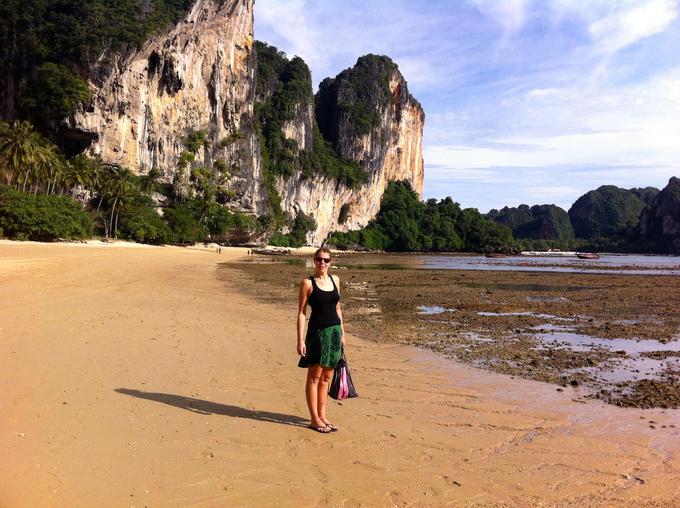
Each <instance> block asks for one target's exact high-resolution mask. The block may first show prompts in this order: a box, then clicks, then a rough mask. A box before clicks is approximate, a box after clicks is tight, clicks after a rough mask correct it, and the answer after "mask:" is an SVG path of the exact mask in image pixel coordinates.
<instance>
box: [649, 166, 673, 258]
mask: <svg viewBox="0 0 680 508" xmlns="http://www.w3.org/2000/svg"><path fill="white" fill-rule="evenodd" d="M639 231H640V236H641V237H642V239H644V241H645V242H646V244H647V248H648V250H654V251H660V252H667V253H672V254H680V178H677V177H675V176H674V177H671V179H670V180H669V181H668V185H666V187H664V188H663V189H661V192H658V193H657V194H656V195H655V196H654V198H653V199H652V200H651V202H650V204H649V207H647V208H645V209H644V210H643V212H642V214H641V215H640V227H639Z"/></svg>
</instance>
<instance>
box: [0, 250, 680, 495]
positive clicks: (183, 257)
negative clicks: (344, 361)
mask: <svg viewBox="0 0 680 508" xmlns="http://www.w3.org/2000/svg"><path fill="white" fill-rule="evenodd" d="M8 252H11V253H12V256H13V257H19V258H21V259H34V260H36V261H35V262H34V263H33V264H31V266H30V267H27V268H26V269H25V270H24V271H22V272H16V271H15V272H11V271H10V272H0V273H2V283H3V289H4V290H5V292H6V294H7V295H8V296H9V297H10V298H9V300H5V302H3V303H2V308H3V311H4V312H3V314H4V315H6V316H8V317H7V319H5V322H4V323H3V325H2V329H1V330H0V333H2V335H3V338H4V340H3V341H2V342H1V343H0V344H1V345H0V348H1V351H0V368H2V369H3V372H5V373H6V376H5V378H4V380H2V381H0V383H1V386H0V404H1V405H2V407H3V408H9V409H8V411H7V413H6V416H5V418H3V419H2V421H0V449H3V450H6V451H7V453H6V454H4V457H3V458H2V459H0V480H1V481H2V484H3V492H2V493H0V505H3V506H4V505H9V506H13V507H19V508H21V507H23V506H38V505H46V504H47V505H50V506H88V505H89V506H91V505H92V504H96V505H98V506H104V507H106V506H121V505H132V504H134V505H142V506H143V505H149V506H155V505H163V506H199V505H200V506H225V505H238V504H241V505H244V504H247V505H251V506H265V505H271V503H276V504H280V505H284V506H300V505H330V506H336V505H352V504H356V505H358V504H362V505H372V506H391V505H395V504H396V505H404V506H422V505H441V504H450V505H454V506H465V505H469V504H474V505H476V506H498V505H506V506H522V505H526V504H527V503H534V502H541V503H543V504H544V505H546V506H562V505H565V504H570V505H574V504H575V505H594V504H617V505H621V506H639V505H641V504H642V505H645V506H664V505H665V506H667V505H668V504H669V503H671V502H672V501H673V500H677V499H679V498H680V487H678V485H679V484H680V456H679V450H678V446H679V445H678V441H679V440H678V439H677V437H678V430H677V429H668V432H666V431H665V432H664V433H663V434H661V433H659V432H656V431H655V430H654V429H651V428H650V425H656V426H662V425H669V424H672V422H674V421H675V420H677V415H678V412H677V411H663V410H627V409H621V408H613V407H610V406H603V405H601V404H600V403H594V405H592V406H590V407H586V406H585V405H583V404H578V403H574V402H572V401H571V400H570V398H569V396H567V395H566V394H560V393H557V392H555V391H554V388H553V387H551V386H549V385H544V384H540V383H535V382H531V381H526V380H521V379H508V378H505V377H503V378H502V377H501V376H500V375H497V374H492V373H488V372H485V371H480V370H478V369H472V368H470V367H465V366H461V365H460V364H457V363H456V362H452V361H450V360H446V359H444V358H441V357H437V356H436V355H435V354H434V353H431V352H428V351H424V350H422V349H419V348H414V347H412V346H407V345H400V344H376V343H374V342H371V341H365V340H362V339H360V338H358V337H355V336H352V335H351V334H350V337H349V339H350V342H349V344H350V349H349V350H348V356H349V359H350V362H351V367H352V374H353V378H354V380H355V383H356V384H357V389H358V391H359V394H360V397H359V398H358V399H352V400H350V401H345V402H343V403H342V404H337V403H333V405H332V407H331V411H330V414H329V416H330V417H331V418H332V420H333V421H334V423H336V424H337V425H338V426H339V427H340V429H341V430H340V432H338V433H335V434H336V435H334V436H329V435H320V434H318V433H313V432H311V431H309V430H307V429H306V428H304V425H306V422H307V411H306V407H305V403H304V398H303V392H302V387H303V378H302V376H301V375H300V372H298V370H299V369H297V368H296V367H295V363H296V358H297V356H296V355H295V352H294V308H293V307H294V304H292V305H291V308H288V307H285V308H282V307H281V306H278V305H271V304H264V303H261V302H257V301H255V300H253V299H252V298H250V297H249V296H248V295H246V294H245V293H244V292H243V290H242V289H241V287H242V286H240V284H241V282H242V281H239V278H238V276H237V275H236V274H235V272H234V273H230V274H229V277H228V278H227V279H226V280H224V278H223V277H222V276H221V275H219V274H218V271H219V270H218V263H220V262H223V261H226V260H227V258H229V259H236V258H238V257H240V256H241V255H243V254H244V253H245V252H246V249H240V250H236V249H233V250H232V249H226V248H225V249H224V251H223V254H222V256H219V255H217V254H215V253H213V252H210V251H206V252H203V253H202V252H200V251H187V250H184V249H179V248H178V249H172V248H171V249H152V250H144V249H141V250H140V249H120V250H117V251H111V250H108V249H101V251H94V250H88V251H82V255H78V256H73V255H70V253H69V252H67V249H63V248H60V247H59V246H55V245H47V246H44V245H41V246H34V245H30V246H29V245H24V246H22V247H20V249H19V251H17V250H16V249H14V248H7V247H6V246H3V245H0V269H1V268H2V266H3V265H2V261H3V258H4V257H5V256H7V254H8ZM272 330H282V332H278V331H277V332H275V333H272ZM263 366H264V367H263ZM263 368H264V371H263V370H262V369H263ZM258 373H263V374H264V375H257V374H258ZM254 374H255V375H254ZM17 380H21V382H17ZM503 380H505V381H503ZM642 418H644V420H643V419H642ZM650 420H651V421H654V422H655V424H651V423H649V421H650ZM93 464H96V466H95V467H93ZM357 477H361V479H362V481H361V482H358V481H356V478H357ZM292 479H295V481H291V480H292Z"/></svg>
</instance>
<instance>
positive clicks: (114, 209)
mask: <svg viewBox="0 0 680 508" xmlns="http://www.w3.org/2000/svg"><path fill="white" fill-rule="evenodd" d="M112 167H115V168H116V169H115V172H114V173H113V174H112V178H111V180H110V181H109V184H110V185H109V187H108V190H109V192H110V196H111V197H112V198H113V204H112V206H111V217H110V219H109V231H112V232H113V236H114V237H115V236H116V235H117V233H118V216H119V215H120V210H121V208H122V207H123V204H124V202H125V200H126V199H127V198H129V197H130V195H131V194H133V192H134V191H135V190H136V187H137V186H138V183H137V179H136V177H135V175H134V174H133V173H132V171H130V170H129V169H127V168H122V167H120V166H112ZM114 217H115V221H114Z"/></svg>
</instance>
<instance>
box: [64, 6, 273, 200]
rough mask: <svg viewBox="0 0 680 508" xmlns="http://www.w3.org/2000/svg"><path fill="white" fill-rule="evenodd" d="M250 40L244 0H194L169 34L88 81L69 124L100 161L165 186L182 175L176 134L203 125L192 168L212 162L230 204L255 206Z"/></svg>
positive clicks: (258, 196)
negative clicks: (151, 175)
mask: <svg viewBox="0 0 680 508" xmlns="http://www.w3.org/2000/svg"><path fill="white" fill-rule="evenodd" d="M252 46H253V1H252V0H226V1H225V0H221V1H219V0H197V1H196V3H195V4H194V5H193V7H192V8H191V10H190V12H189V13H188V14H187V16H186V17H185V18H184V19H183V20H182V21H181V22H180V23H179V24H177V26H175V27H174V28H173V29H172V30H171V31H170V32H169V33H166V34H162V35H160V36H158V37H156V38H154V39H152V40H150V41H148V42H147V43H146V44H145V46H144V47H143V48H142V49H141V50H140V51H136V52H134V53H132V54H130V55H127V56H124V57H119V58H118V60H117V62H116V65H115V67H114V69H112V70H111V71H110V72H109V73H108V74H107V77H106V79H105V80H104V81H103V83H101V84H97V83H95V82H94V81H93V82H91V87H92V89H93V96H94V97H93V100H92V102H91V104H90V105H89V107H87V108H85V109H84V110H83V111H80V112H79V113H77V114H76V116H75V119H74V122H73V125H72V128H73V130H74V131H76V132H79V133H81V134H83V135H89V136H90V137H92V138H93V142H92V144H91V146H90V151H91V152H92V153H94V154H100V155H101V156H102V158H103V159H104V160H105V161H107V162H110V163H116V164H121V165H123V166H126V167H128V168H130V169H132V170H133V171H134V172H136V173H141V174H144V173H146V172H148V171H149V170H150V169H151V168H157V169H158V170H160V172H161V174H162V175H163V179H164V180H165V181H166V182H168V183H171V182H173V181H175V183H177V180H180V181H182V180H184V181H186V179H187V175H182V174H177V172H178V169H177V167H178V160H179V158H180V156H181V154H182V153H183V152H185V151H186V147H185V144H184V139H185V138H186V136H187V135H188V134H189V133H191V132H195V131H204V132H205V133H206V135H207V143H206V144H205V146H204V147H201V148H200V149H199V150H198V151H197V152H196V154H195V161H194V165H204V166H209V167H210V166H212V167H214V168H222V171H223V173H224V174H222V175H219V176H220V177H221V178H220V180H221V181H222V182H223V183H225V184H226V185H228V187H229V188H230V189H232V194H233V195H235V198H236V200H237V201H238V202H239V204H240V205H241V206H242V207H243V208H246V209H250V210H252V211H254V212H257V211H258V210H260V209H261V208H262V203H261V201H262V199H263V196H262V193H261V192H260V191H259V182H260V180H261V175H260V166H259V147H258V142H257V138H256V136H255V134H254V129H253V127H252V122H253V99H254V83H255V82H254V72H255V69H254V66H255V63H254V53H253V51H252ZM218 160H219V161H222V162H223V164H218V165H217V166H213V164H214V163H215V162H216V161H218ZM215 170H217V169H215Z"/></svg>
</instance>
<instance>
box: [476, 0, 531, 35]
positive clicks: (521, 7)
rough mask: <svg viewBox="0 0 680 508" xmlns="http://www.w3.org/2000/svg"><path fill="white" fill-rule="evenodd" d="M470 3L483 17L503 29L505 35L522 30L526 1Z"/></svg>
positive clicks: (506, 0)
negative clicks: (491, 20) (486, 17)
mask: <svg viewBox="0 0 680 508" xmlns="http://www.w3.org/2000/svg"><path fill="white" fill-rule="evenodd" d="M471 3H472V4H473V5H474V6H475V7H476V8H477V9H479V11H480V12H482V13H483V14H484V15H485V16H488V17H490V18H492V19H493V20H494V22H495V23H497V24H498V25H500V26H501V27H503V32H504V33H505V34H510V33H513V32H517V31H519V30H521V29H522V27H523V26H524V22H525V20H526V17H527V7H528V5H529V1H528V0H504V1H501V2H499V1H498V0H471Z"/></svg>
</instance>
